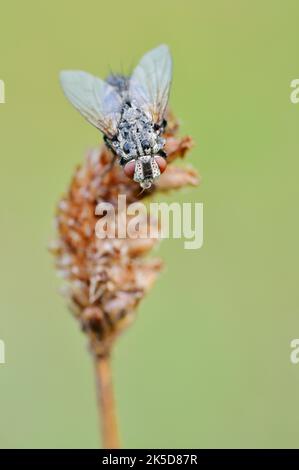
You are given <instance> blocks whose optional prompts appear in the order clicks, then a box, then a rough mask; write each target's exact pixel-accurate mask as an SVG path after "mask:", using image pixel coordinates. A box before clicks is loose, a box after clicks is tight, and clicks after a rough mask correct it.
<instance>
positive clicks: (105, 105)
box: [60, 70, 122, 137]
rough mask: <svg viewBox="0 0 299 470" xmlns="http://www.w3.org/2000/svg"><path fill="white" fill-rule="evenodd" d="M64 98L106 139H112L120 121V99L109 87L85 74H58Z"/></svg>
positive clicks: (70, 72) (98, 79)
mask: <svg viewBox="0 0 299 470" xmlns="http://www.w3.org/2000/svg"><path fill="white" fill-rule="evenodd" d="M60 82H61V86H62V88H63V91H64V94H65V96H66V97H67V98H68V99H69V100H70V102H71V103H72V105H73V106H74V107H75V108H76V109H77V110H78V111H79V112H80V113H81V114H82V115H83V116H84V117H85V118H86V119H87V121H88V122H90V123H91V124H93V125H94V126H95V127H97V128H98V129H100V131H102V132H103V133H104V134H106V135H107V136H108V137H113V136H114V135H115V133H116V130H117V124H118V122H119V119H120V112H121V106H122V99H121V97H120V96H119V95H118V93H117V92H116V91H115V90H114V89H113V87H112V86H111V85H109V84H108V83H106V82H104V81H103V80H101V79H100V78H97V77H94V76H93V75H90V74H89V73H86V72H81V71H77V70H68V71H63V72H61V73H60Z"/></svg>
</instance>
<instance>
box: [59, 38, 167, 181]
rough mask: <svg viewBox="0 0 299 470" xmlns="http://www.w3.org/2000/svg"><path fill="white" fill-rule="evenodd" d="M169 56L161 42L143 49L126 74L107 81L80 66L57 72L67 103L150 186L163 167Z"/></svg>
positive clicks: (136, 178) (127, 168)
mask: <svg viewBox="0 0 299 470" xmlns="http://www.w3.org/2000/svg"><path fill="white" fill-rule="evenodd" d="M171 79H172V60H171V55H170V52H169V49H168V47H167V46H165V45H161V46H158V47H157V48H155V49H153V50H151V51H149V52H147V53H146V54H145V55H144V56H143V57H142V58H141V60H140V62H139V64H138V65H137V67H136V68H135V69H134V71H133V73H132V75H131V76H130V77H125V76H122V75H110V76H109V77H108V78H107V79H106V80H101V79H100V78H97V77H94V76H93V75H91V74H89V73H87V72H82V71H72V70H69V71H63V72H61V74H60V80H61V85H62V88H63V91H64V94H65V95H66V97H67V98H68V99H69V101H70V102H71V103H72V105H73V106H74V107H75V108H76V109H77V110H78V111H79V112H80V113H81V114H82V115H83V116H84V117H85V118H86V119H87V121H88V122H90V123H91V124H93V125H94V126H95V127H96V128H97V129H99V130H100V131H101V132H102V133H103V134H104V141H105V144H106V145H107V147H108V148H109V149H110V150H111V151H112V153H113V154H114V155H115V156H116V157H118V160H119V163H120V165H121V166H122V167H123V168H124V172H125V174H126V175H127V176H128V177H130V178H132V179H134V181H136V182H138V183H139V184H140V186H141V188H143V189H149V188H150V187H151V186H152V184H153V181H154V180H155V179H157V178H158V177H159V176H160V174H161V173H162V172H163V171H164V170H165V168H166V157H167V155H166V153H165V151H164V146H165V139H164V137H163V133H164V130H165V127H166V124H167V123H166V121H165V114H166V108H167V104H168V99H169V92H170V85H171Z"/></svg>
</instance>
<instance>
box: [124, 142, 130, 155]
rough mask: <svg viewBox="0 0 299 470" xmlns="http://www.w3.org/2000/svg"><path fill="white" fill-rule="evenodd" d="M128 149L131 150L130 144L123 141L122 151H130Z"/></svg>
mask: <svg viewBox="0 0 299 470" xmlns="http://www.w3.org/2000/svg"><path fill="white" fill-rule="evenodd" d="M130 150H131V146H130V144H129V143H128V142H125V143H124V145H123V151H124V152H125V153H130Z"/></svg>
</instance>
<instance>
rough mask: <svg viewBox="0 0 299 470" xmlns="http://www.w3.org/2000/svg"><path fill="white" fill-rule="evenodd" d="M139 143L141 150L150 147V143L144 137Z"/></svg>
mask: <svg viewBox="0 0 299 470" xmlns="http://www.w3.org/2000/svg"><path fill="white" fill-rule="evenodd" d="M141 145H142V148H143V150H148V149H149V148H150V147H151V144H150V143H149V141H148V140H147V139H144V140H143V141H142V142H141Z"/></svg>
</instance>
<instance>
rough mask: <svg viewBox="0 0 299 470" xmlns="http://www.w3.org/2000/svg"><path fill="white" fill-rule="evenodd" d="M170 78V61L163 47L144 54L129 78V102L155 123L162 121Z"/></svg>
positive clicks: (169, 56) (168, 53)
mask: <svg viewBox="0 0 299 470" xmlns="http://www.w3.org/2000/svg"><path fill="white" fill-rule="evenodd" d="M171 78H172V60H171V55H170V52H169V49H168V47H167V46H165V45H161V46H159V47H157V48H156V49H153V50H151V51H149V52H148V53H147V54H145V55H144V56H143V57H142V59H141V61H140V62H139V64H138V65H137V67H136V68H135V70H134V71H133V74H132V76H131V79H130V88H129V92H130V97H131V100H132V101H133V102H134V103H135V105H136V106H137V107H139V108H141V109H142V110H143V111H144V112H145V113H146V114H148V115H149V116H150V117H151V118H152V119H153V121H154V122H156V123H159V122H161V121H162V120H163V117H164V113H165V110H166V106H167V102H168V98H169V91H170V85H171Z"/></svg>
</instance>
